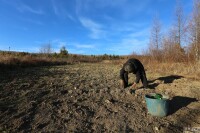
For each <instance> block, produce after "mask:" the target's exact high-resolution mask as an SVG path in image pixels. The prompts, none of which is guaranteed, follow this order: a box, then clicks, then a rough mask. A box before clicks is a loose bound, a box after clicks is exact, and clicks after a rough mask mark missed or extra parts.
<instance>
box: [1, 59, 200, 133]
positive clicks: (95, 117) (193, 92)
mask: <svg viewBox="0 0 200 133" xmlns="http://www.w3.org/2000/svg"><path fill="white" fill-rule="evenodd" d="M119 70H120V66H119V65H113V64H109V63H96V64H76V65H65V66H52V67H38V68H37V67H34V68H24V69H17V70H10V71H3V72H2V71H1V72H0V132H3V131H5V132H25V133H26V132H87V133H88V132H146V133H148V132H149V133H152V132H159V133H160V132H166V133H168V132H169V133H170V132H183V131H184V128H186V127H199V128H198V129H199V130H200V101H199V100H200V81H196V80H193V79H189V78H186V77H184V76H180V75H178V76H177V75H170V74H169V75H159V74H152V73H148V71H147V78H148V80H149V88H148V89H145V90H144V89H142V88H141V86H142V85H141V83H140V84H139V85H138V89H137V90H136V91H135V90H133V91H132V93H130V92H129V88H126V89H121V88H120V87H119ZM130 77H131V78H130V83H131V82H133V81H134V78H135V76H134V75H133V74H130ZM150 92H158V93H161V94H163V93H165V94H168V95H169V96H170V112H169V114H168V116H166V117H155V116H152V115H150V114H149V113H148V111H147V107H146V103H145V99H144V96H145V94H147V93H150Z"/></svg>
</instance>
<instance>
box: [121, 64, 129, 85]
mask: <svg viewBox="0 0 200 133" xmlns="http://www.w3.org/2000/svg"><path fill="white" fill-rule="evenodd" d="M120 79H121V83H120V84H121V87H122V88H126V87H127V86H128V73H127V72H125V71H124V69H123V68H122V69H121V70H120Z"/></svg>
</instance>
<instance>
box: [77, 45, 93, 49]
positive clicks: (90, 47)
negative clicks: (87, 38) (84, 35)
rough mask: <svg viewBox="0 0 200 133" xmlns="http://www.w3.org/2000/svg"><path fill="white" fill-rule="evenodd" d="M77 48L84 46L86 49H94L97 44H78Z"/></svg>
mask: <svg viewBox="0 0 200 133" xmlns="http://www.w3.org/2000/svg"><path fill="white" fill-rule="evenodd" d="M75 47H76V48H84V49H92V48H95V45H90V44H76V45H75Z"/></svg>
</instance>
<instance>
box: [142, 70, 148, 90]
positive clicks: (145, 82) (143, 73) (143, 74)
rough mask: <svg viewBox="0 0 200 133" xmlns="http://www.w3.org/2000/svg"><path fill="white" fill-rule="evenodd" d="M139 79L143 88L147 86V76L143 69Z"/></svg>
mask: <svg viewBox="0 0 200 133" xmlns="http://www.w3.org/2000/svg"><path fill="white" fill-rule="evenodd" d="M141 80H142V84H143V87H144V88H147V87H148V82H147V77H146V73H145V71H143V72H142V75H141Z"/></svg>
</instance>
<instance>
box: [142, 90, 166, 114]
mask: <svg viewBox="0 0 200 133" xmlns="http://www.w3.org/2000/svg"><path fill="white" fill-rule="evenodd" d="M145 101H146V105H147V109H148V112H149V113H150V114H151V115H153V116H159V117H163V116H167V114H168V112H169V96H167V95H161V94H158V93H150V94H147V95H145Z"/></svg>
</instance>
